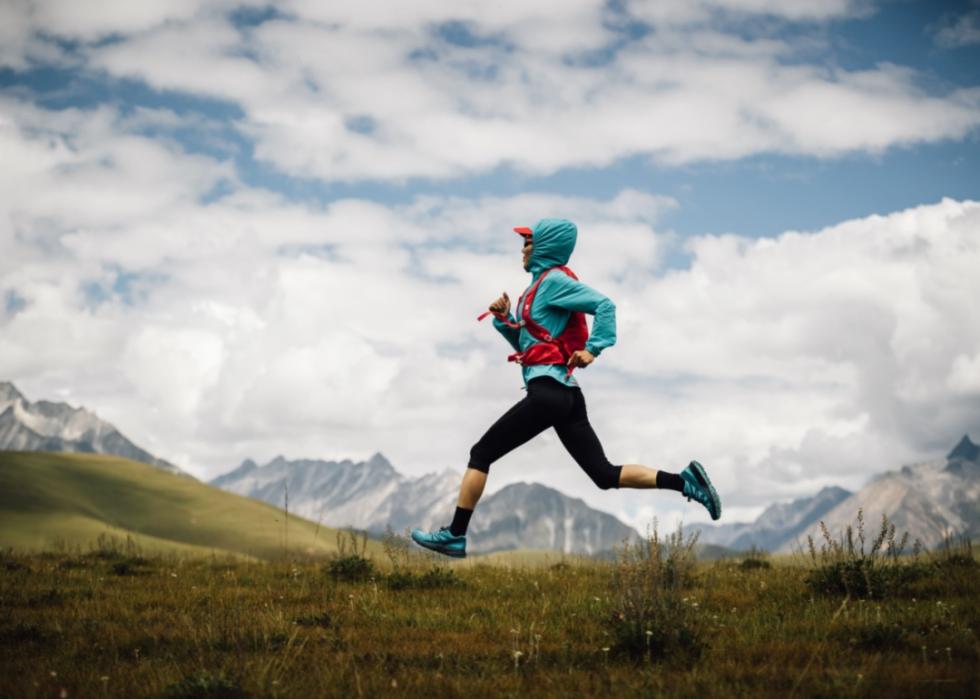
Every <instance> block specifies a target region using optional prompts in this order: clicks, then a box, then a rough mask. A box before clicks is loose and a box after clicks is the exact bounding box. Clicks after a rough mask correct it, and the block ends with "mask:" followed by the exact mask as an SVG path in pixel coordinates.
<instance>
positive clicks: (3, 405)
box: [0, 381, 187, 475]
mask: <svg viewBox="0 0 980 699" xmlns="http://www.w3.org/2000/svg"><path fill="white" fill-rule="evenodd" d="M0 450H7V451H81V452H94V453H97V454H114V455H116V456H124V457H126V458H127V459H134V460H136V461H142V462H144V463H147V464H150V465H152V466H156V467H158V468H161V469H163V470H165V471H170V472H171V473H179V474H182V475H187V474H185V473H184V472H183V471H181V470H180V469H179V468H177V467H176V466H174V465H173V464H171V463H169V462H167V461H164V460H163V459H158V458H157V457H155V456H153V455H152V454H150V453H149V452H147V451H144V450H143V449H140V448H139V447H138V446H136V445H135V444H133V443H132V442H130V441H129V440H128V439H126V437H124V436H123V435H122V433H121V432H120V431H119V430H117V429H116V428H115V427H114V426H113V425H111V424H110V423H108V422H106V421H105V420H101V419H100V418H99V417H98V416H97V415H96V414H95V413H93V412H89V411H88V410H86V409H85V408H73V407H72V406H70V405H68V404H67V403H52V402H51V401H46V400H40V401H37V402H35V403H31V402H30V401H28V400H27V399H26V398H25V397H24V395H23V394H22V393H21V392H20V391H18V390H17V388H16V387H15V386H14V385H13V384H12V383H10V382H9V381H0Z"/></svg>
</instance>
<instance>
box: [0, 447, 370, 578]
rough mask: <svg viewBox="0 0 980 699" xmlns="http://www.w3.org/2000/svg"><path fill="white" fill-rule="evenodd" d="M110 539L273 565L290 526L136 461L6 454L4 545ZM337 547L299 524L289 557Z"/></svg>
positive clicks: (277, 512) (26, 547) (2, 460)
mask: <svg viewBox="0 0 980 699" xmlns="http://www.w3.org/2000/svg"><path fill="white" fill-rule="evenodd" d="M104 534H110V535H115V536H120V537H125V536H127V535H129V536H131V537H132V538H133V539H134V540H135V543H136V544H137V545H138V546H139V547H140V548H141V549H143V550H144V551H148V552H167V551H169V552H185V553H211V552H218V553H231V554H235V555H244V556H249V557H255V558H261V559H271V558H276V557H280V556H282V555H283V554H284V553H285V552H286V537H287V526H286V520H285V517H284V513H283V511H282V510H281V509H277V508H275V507H272V506H271V505H267V504H265V503H262V502H258V501H255V500H250V499H248V498H244V497H240V496H238V495H233V494H231V493H226V492H224V491H221V490H218V489H217V488H213V487H211V486H208V485H205V484H203V483H200V482H198V481H195V480H192V479H190V478H186V477H182V476H175V475H172V474H170V473H166V472H165V471H161V470H160V469H157V468H154V467H152V466H148V465H146V464H143V463H139V462H136V461H130V460H128V459H123V458H119V457H115V456H105V455H102V454H63V453H57V454H56V453H41V452H0V548H14V549H16V550H20V551H40V550H50V549H52V548H59V547H66V546H67V547H69V548H71V547H81V548H84V547H87V546H90V545H92V544H93V543H94V542H95V541H96V540H97V539H98V537H99V536H100V535H104ZM367 546H368V550H369V552H371V551H375V552H378V551H379V550H380V544H378V543H377V542H373V541H369V542H368V543H367ZM336 549H337V531H336V530H334V529H328V528H326V527H319V528H318V527H317V525H316V523H314V522H310V521H308V520H305V519H300V518H298V517H293V516H290V517H289V521H288V551H289V553H291V554H300V553H301V554H310V555H316V554H326V553H331V552H333V551H336Z"/></svg>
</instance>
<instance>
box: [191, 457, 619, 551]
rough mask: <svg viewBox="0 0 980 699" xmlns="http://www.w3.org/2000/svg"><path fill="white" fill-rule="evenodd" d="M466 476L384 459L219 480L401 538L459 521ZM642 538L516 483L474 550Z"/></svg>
mask: <svg viewBox="0 0 980 699" xmlns="http://www.w3.org/2000/svg"><path fill="white" fill-rule="evenodd" d="M459 482H460V474H459V473H457V472H455V471H452V470H446V471H443V472H442V473H430V474H427V475H424V476H420V477H418V478H411V477H408V476H404V475H402V474H400V473H399V472H398V471H396V470H395V468H394V467H393V466H392V465H391V464H390V463H389V462H388V460H387V459H385V457H384V456H382V455H381V454H375V455H374V456H372V457H371V458H370V459H368V460H367V461H363V462H356V463H355V462H353V461H350V460H344V461H318V460H308V459H301V460H296V461H289V460H287V459H285V458H283V457H281V456H280V457H276V458H275V459H273V460H272V461H270V462H269V463H268V464H266V465H265V466H258V465H257V464H256V463H255V462H254V461H251V460H246V461H244V462H243V463H242V465H241V466H239V467H238V468H237V469H235V470H234V471H231V472H230V473H226V474H225V475H223V476H220V477H218V478H216V479H214V480H213V481H211V484H212V485H215V486H217V487H219V488H222V489H223V490H227V491H230V492H233V493H237V494H239V495H245V496H247V497H252V498H256V499H259V500H264V501H265V502H268V503H270V504H273V505H276V506H277V507H284V506H285V501H286V494H287V491H288V494H289V511H290V512H294V513H296V514H298V515H300V516H302V517H306V518H307V519H311V520H313V521H319V522H321V523H322V524H324V525H325V526H330V527H355V528H358V529H365V530H367V531H372V532H382V531H384V530H385V528H386V527H387V526H390V527H391V528H392V529H394V530H395V531H397V532H402V531H404V530H405V529H410V528H413V527H421V528H423V529H435V528H438V527H439V526H443V525H446V524H448V523H449V522H450V521H451V520H452V516H453V511H454V509H455V507H456V496H457V493H458V489H459ZM635 536H638V534H637V532H636V531H635V530H634V529H632V528H630V527H628V526H626V525H625V524H623V523H622V522H620V521H619V520H618V519H616V518H615V517H613V516H612V515H609V514H606V513H604V512H599V511H597V510H593V509H592V508H590V507H588V506H587V505H586V504H585V503H584V502H583V501H581V500H578V499H576V498H570V497H568V496H566V495H563V494H562V493H560V492H558V491H557V490H554V489H552V488H548V487H545V486H543V485H540V484H528V483H515V484H512V485H509V486H507V487H505V488H503V489H501V490H500V491H498V492H496V493H493V494H492V495H487V496H484V498H483V499H482V500H481V501H480V506H479V508H478V509H477V512H476V514H475V515H474V517H473V521H472V523H471V525H470V529H469V532H468V542H467V548H468V550H471V551H474V552H482V553H488V552H491V551H500V550H506V549H514V548H531V549H553V550H559V551H564V552H567V553H582V554H594V553H598V552H600V551H606V550H609V549H611V548H613V547H614V546H617V545H619V544H621V543H622V542H623V540H624V539H625V538H628V537H635Z"/></svg>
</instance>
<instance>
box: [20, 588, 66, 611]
mask: <svg viewBox="0 0 980 699" xmlns="http://www.w3.org/2000/svg"><path fill="white" fill-rule="evenodd" d="M64 603H65V595H64V593H62V592H61V590H57V589H55V588H51V589H50V590H45V591H44V592H42V593H40V594H39V595H34V596H33V597H31V598H29V599H28V600H27V606H28V607H33V608H37V607H56V606H60V605H62V604H64Z"/></svg>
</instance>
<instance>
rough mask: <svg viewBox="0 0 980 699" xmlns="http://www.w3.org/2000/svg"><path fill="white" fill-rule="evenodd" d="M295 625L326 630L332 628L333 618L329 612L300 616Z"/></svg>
mask: <svg viewBox="0 0 980 699" xmlns="http://www.w3.org/2000/svg"><path fill="white" fill-rule="evenodd" d="M296 623H297V624H299V625H300V626H319V627H320V628H321V629H328V628H330V627H331V626H333V618H332V617H331V616H330V613H329V612H320V613H318V614H306V615H305V616H301V617H299V618H297V619H296Z"/></svg>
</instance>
